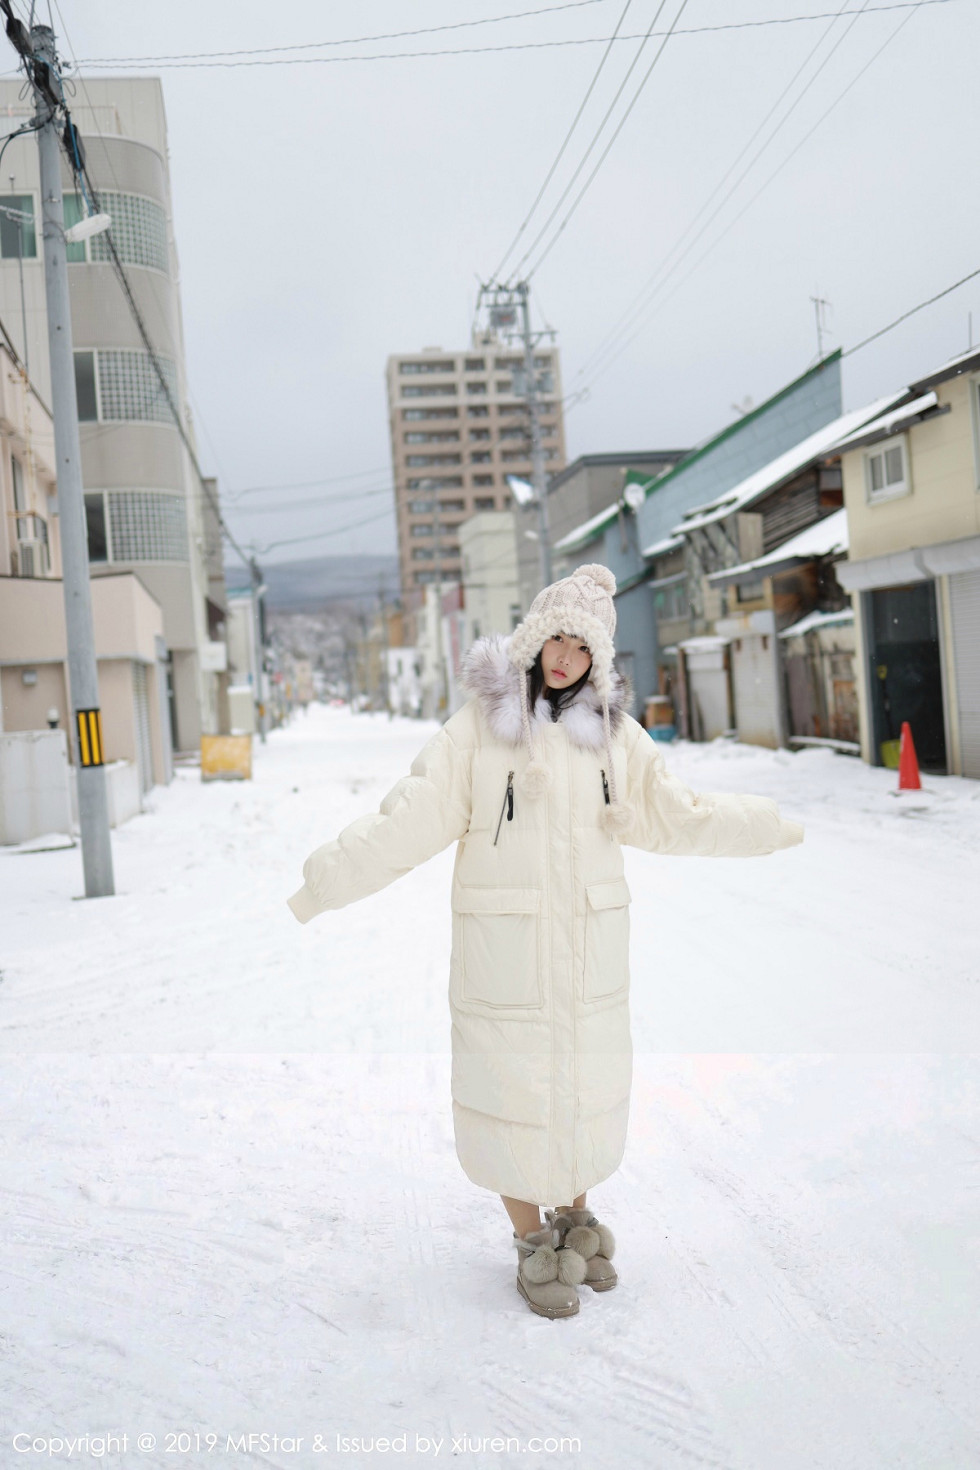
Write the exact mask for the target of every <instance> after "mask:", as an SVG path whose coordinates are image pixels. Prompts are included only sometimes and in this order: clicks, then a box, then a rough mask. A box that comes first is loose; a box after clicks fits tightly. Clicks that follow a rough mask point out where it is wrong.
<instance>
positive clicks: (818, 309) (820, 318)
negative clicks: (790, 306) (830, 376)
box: [810, 286, 830, 362]
mask: <svg viewBox="0 0 980 1470" xmlns="http://www.w3.org/2000/svg"><path fill="white" fill-rule="evenodd" d="M819 290H820V287H819V286H818V287H817V291H818V292H819ZM810 300H811V301H812V302H813V310H814V313H815V315H816V318H817V361H818V362H822V361H823V339H824V333H825V332H826V330H827V322H826V319H825V314H826V312H827V311H828V310H829V309H830V302H829V301H827V300H825V298H824V297H823V296H820V295H817V296H811V297H810Z"/></svg>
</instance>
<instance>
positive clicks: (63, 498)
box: [0, 4, 115, 898]
mask: <svg viewBox="0 0 980 1470" xmlns="http://www.w3.org/2000/svg"><path fill="white" fill-rule="evenodd" d="M0 8H2V9H3V11H4V12H5V14H6V16H7V34H8V36H9V37H10V39H11V41H12V42H13V45H14V46H15V48H16V49H17V50H18V51H19V52H20V54H21V56H22V57H23V58H24V61H25V63H26V68H27V74H28V77H29V78H30V81H31V84H32V86H33V89H34V105H35V108H36V112H35V116H34V127H35V129H36V131H37V138H38V150H39V154H40V165H41V209H42V220H43V239H44V288H45V296H46V301H47V314H48V351H49V355H50V361H51V402H52V408H53V411H54V445H55V458H56V460H57V480H58V511H59V523H60V529H61V557H62V586H63V589H64V597H65V627H66V631H67V637H68V682H69V689H70V694H71V703H72V709H73V712H74V716H75V718H74V721H73V728H72V736H71V738H72V744H73V749H74V753H75V765H76V770H77V773H78V820H79V826H80V828H81V838H82V868H83V871H84V875H85V896H86V898H101V897H104V896H106V895H109V894H112V893H114V892H115V887H114V884H113V874H112V846H111V842H110V838H109V807H108V801H107V797H106V780H105V765H104V759H105V755H104V747H103V743H102V711H101V709H100V708H99V678H98V669H97V666H96V659H95V634H94V629H93V623H92V594H91V587H90V584H89V568H88V540H87V534H86V528H85V498H84V490H83V487H82V463H81V449H80V446H79V437H78V403H77V399H76V396H75V360H74V354H73V351H72V336H71V305H70V301H69V297H68V265H67V254H66V248H65V216H64V206H63V201H62V197H61V159H60V148H59V136H58V134H59V127H58V124H59V121H60V120H61V118H62V117H63V116H64V118H65V125H66V126H67V127H68V128H73V124H72V123H71V121H70V119H68V118H67V114H66V110H65V106H64V95H63V93H62V87H61V74H60V71H59V67H58V57H57V54H56V52H55V44H54V31H53V30H51V28H50V27H49V26H43V25H36V26H34V27H33V28H32V30H31V32H30V34H29V35H28V33H27V30H26V28H25V27H24V26H23V24H22V23H21V22H20V21H18V20H17V18H16V16H14V15H13V14H12V12H11V9H10V6H9V4H4V5H2V6H0Z"/></svg>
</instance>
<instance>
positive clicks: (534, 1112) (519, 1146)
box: [289, 566, 803, 1317]
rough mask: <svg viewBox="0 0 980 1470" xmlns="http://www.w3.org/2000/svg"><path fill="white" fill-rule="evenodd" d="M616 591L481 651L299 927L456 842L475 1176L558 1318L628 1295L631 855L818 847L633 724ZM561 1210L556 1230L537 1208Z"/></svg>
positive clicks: (308, 874)
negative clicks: (617, 1260) (618, 646)
mask: <svg viewBox="0 0 980 1470" xmlns="http://www.w3.org/2000/svg"><path fill="white" fill-rule="evenodd" d="M615 590H616V581H615V578H614V577H613V575H612V573H611V572H610V571H609V570H608V569H607V568H606V567H603V566H582V567H578V568H577V569H576V570H575V571H574V572H573V573H572V574H571V576H569V577H566V578H564V579H562V580H561V581H559V582H555V583H553V584H552V585H551V586H550V587H546V588H545V589H544V590H543V591H542V592H539V593H538V596H537V597H536V598H535V599H534V602H533V603H532V605H531V609H530V612H529V613H528V615H527V617H526V618H525V620H524V622H523V623H521V624H520V626H519V627H518V628H517V629H516V630H515V631H514V633H513V634H512V635H511V637H510V638H509V639H501V638H484V639H481V640H480V641H479V642H477V643H476V644H475V645H474V646H473V648H472V649H471V650H470V652H469V653H468V654H467V656H466V659H465V662H464V669H463V680H464V685H465V687H466V688H467V689H468V691H469V692H470V694H471V696H472V697H471V698H470V700H469V702H468V703H467V704H465V705H464V706H463V708H462V709H460V710H459V711H457V713H456V714H455V715H453V716H452V718H451V719H450V720H448V721H447V723H446V724H445V725H444V726H443V728H442V729H441V730H440V731H439V733H438V734H437V735H435V736H434V737H433V739H432V740H430V741H429V743H428V745H426V747H425V748H424V750H423V751H422V752H421V754H420V755H419V756H418V757H417V758H416V760H415V762H414V764H413V766H412V769H411V774H410V775H409V776H406V777H405V778H403V779H402V780H401V781H399V782H398V784H397V785H396V786H395V787H394V789H393V790H392V791H391V792H390V793H389V795H388V796H386V797H385V799H384V801H383V802H382V803H381V808H380V811H379V812H378V813H377V814H374V815H372V816H366V817H361V818H359V819H358V820H357V821H355V822H353V823H352V824H351V825H350V826H349V827H347V828H346V829H345V830H344V831H343V832H342V833H341V834H340V836H339V837H338V838H337V839H336V841H334V842H329V843H327V844H326V845H325V846H324V847H321V848H318V849H317V851H316V852H314V853H313V854H312V855H311V856H310V857H309V858H308V859H307V862H306V864H305V866H304V869H303V877H304V880H305V881H304V885H303V887H302V888H301V889H300V890H299V892H298V893H297V894H295V895H294V896H293V898H291V899H290V900H289V904H290V907H291V908H292V910H293V913H294V914H295V915H296V917H297V918H298V919H299V920H300V922H301V923H306V922H307V921H308V920H309V919H311V918H313V917H314V916H315V915H316V914H319V913H322V912H324V911H325V910H327V909H336V908H342V907H343V906H344V905H345V904H348V903H352V902H354V900H355V899H358V898H363V897H365V896H366V895H367V894H369V893H375V892H377V891H378V890H379V889H381V888H384V887H385V886H386V885H387V884H388V883H391V882H393V881H394V879H395V878H398V877H400V876H401V875H402V874H403V873H406V872H408V871H409V869H411V868H414V867H416V866H417V865H418V864H419V863H422V862H425V861H426V859H427V858H430V857H433V856H434V855H435V854H436V853H437V852H440V851H442V849H443V848H445V847H447V846H448V845H449V843H450V842H458V844H459V845H458V847H457V851H456V866H455V871H454V875H453V888H452V913H453V940H452V958H451V963H450V979H449V1003H450V1010H451V1015H452V1048H453V1059H452V1098H453V1121H454V1126H455V1136H456V1152H457V1155H458V1157H459V1160H460V1163H461V1164H462V1166H463V1169H464V1170H465V1172H466V1174H467V1175H468V1177H469V1178H470V1179H471V1180H472V1181H473V1182H474V1183H475V1184H477V1185H480V1186H482V1187H483V1188H485V1189H489V1190H492V1191H494V1192H495V1193H497V1194H499V1195H500V1196H501V1198H502V1200H503V1203H504V1206H505V1208H506V1210H507V1213H508V1215H509V1216H510V1220H511V1223H512V1225H513V1227H514V1230H513V1239H514V1243H515V1245H516V1248H517V1252H518V1272H517V1287H518V1290H519V1291H520V1293H521V1295H522V1296H523V1298H524V1300H525V1301H526V1302H527V1304H528V1306H529V1307H530V1308H531V1310H532V1311H534V1312H537V1313H539V1314H540V1315H542V1316H547V1317H565V1316H571V1315H572V1314H573V1313H575V1312H577V1311H578V1308H579V1299H578V1294H577V1292H576V1289H575V1288H576V1286H579V1285H582V1284H588V1285H590V1286H591V1287H592V1288H593V1289H594V1290H598V1291H603V1290H608V1289H609V1288H610V1287H612V1286H615V1285H616V1281H617V1276H616V1271H615V1268H614V1267H613V1265H612V1263H611V1257H612V1255H613V1251H614V1241H613V1236H612V1232H611V1231H610V1230H609V1228H608V1226H605V1225H602V1224H600V1222H599V1221H598V1220H596V1218H595V1216H594V1215H592V1213H591V1212H590V1211H589V1210H588V1209H587V1208H586V1193H587V1191H588V1190H589V1189H590V1188H591V1187H592V1186H593V1185H596V1184H598V1183H600V1181H602V1180H603V1179H607V1178H608V1177H609V1176H610V1175H611V1174H612V1173H614V1171H615V1170H616V1169H617V1168H618V1166H619V1163H620V1161H621V1159H622V1156H623V1149H624V1145H625V1140H626V1125H627V1116H628V1112H629V1099H630V1083H631V1066H632V1050H631V1043H630V1032H629V1006H628V991H629V903H630V894H629V889H628V888H627V885H626V880H625V878H624V876H623V855H622V848H621V844H629V845H631V846H634V847H640V848H644V849H645V850H647V851H649V852H661V853H674V854H678V855H698V856H711V855H714V856H718V857H737V856H751V855H755V854H761V853H769V852H774V851H775V850H776V849H778V848H782V847H789V846H791V845H793V844H794V843H797V842H801V841H802V840H803V829H802V827H800V826H799V825H798V824H797V823H795V822H787V821H783V820H782V819H781V818H780V815H779V810H778V808H777V807H776V804H775V802H773V801H770V800H768V799H766V798H764V797H758V796H696V795H694V793H692V792H691V791H689V790H688V789H687V787H685V786H684V785H682V784H681V782H679V781H677V780H675V779H674V778H673V777H671V776H670V775H668V773H667V771H666V769H665V767H664V761H663V757H662V756H661V754H660V752H659V751H658V749H657V746H656V745H655V744H654V742H653V741H652V740H651V739H650V737H649V735H648V734H647V732H646V731H645V730H644V729H643V728H642V727H641V726H640V725H638V724H637V722H636V721H635V720H633V719H632V718H631V717H630V716H629V714H628V713H627V711H626V704H627V698H626V692H625V688H624V684H623V680H622V679H621V678H620V676H619V675H618V674H617V672H616V670H615V669H614V667H613V656H614V650H613V633H614V631H615V626H616V612H615V606H614V603H613V593H614V592H615ZM542 1205H544V1206H553V1207H554V1208H551V1209H548V1210H546V1223H545V1225H544V1226H543V1227H542V1223H541V1217H540V1215H539V1207H540V1206H542Z"/></svg>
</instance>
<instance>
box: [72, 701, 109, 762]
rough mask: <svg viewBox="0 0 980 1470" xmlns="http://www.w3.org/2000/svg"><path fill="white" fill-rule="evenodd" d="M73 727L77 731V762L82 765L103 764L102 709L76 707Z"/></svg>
mask: <svg viewBox="0 0 980 1470" xmlns="http://www.w3.org/2000/svg"><path fill="white" fill-rule="evenodd" d="M75 729H76V731H77V733H78V762H79V765H82V766H102V765H105V756H104V754H103V752H104V750H105V746H104V745H103V743H102V711H101V710H100V709H77V710H76V711H75Z"/></svg>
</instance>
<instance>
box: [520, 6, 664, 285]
mask: <svg viewBox="0 0 980 1470" xmlns="http://www.w3.org/2000/svg"><path fill="white" fill-rule="evenodd" d="M687 5H688V0H681V5H680V9H679V10H678V11H677V13H676V14H675V16H674V19H673V21H672V22H671V25H670V28H669V29H668V31H667V34H666V35H665V36H664V38H663V40H662V41H661V43H660V46H659V48H658V50H657V54H656V56H654V58H653V60H652V61H651V63H650V65H649V66H648V67H647V70H646V72H645V73H644V75H643V78H642V80H641V82H640V85H639V86H638V87H637V89H636V91H635V92H634V94H633V96H632V98H631V99H630V102H629V105H628V106H627V108H626V111H625V112H624V113H623V115H622V117H621V118H620V120H619V122H618V123H617V125H616V130H615V132H614V133H613V135H612V137H611V138H610V139H609V142H608V143H607V144H606V146H605V148H604V149H603V151H602V153H601V154H600V156H599V159H598V162H597V163H596V166H595V168H594V169H593V170H592V172H591V173H590V174H589V177H588V178H587V179H586V181H585V183H584V184H583V185H582V187H581V189H580V190H579V192H578V194H576V196H575V199H574V200H573V201H572V207H571V209H570V210H569V211H568V213H567V214H566V216H565V218H564V219H563V220H562V222H561V224H560V225H559V226H558V229H557V230H556V231H555V233H554V234H553V235H552V237H551V239H550V240H549V241H548V244H547V245H546V246H545V247H544V249H543V250H542V252H541V254H540V255H539V256H538V258H537V260H536V261H535V262H534V264H533V265H532V266H531V269H530V270H529V271H528V272H527V274H526V276H525V280H527V281H530V280H531V278H532V276H534V274H535V273H536V272H537V271H538V270H539V269H540V268H541V266H542V265H543V263H544V262H545V261H546V260H547V258H548V256H549V255H550V254H551V252H552V250H554V248H555V246H556V245H557V244H558V241H559V239H560V238H561V236H562V235H563V233H564V231H565V228H566V226H567V225H568V222H569V220H570V219H571V218H572V216H573V215H574V213H575V211H576V210H577V209H578V207H579V205H580V204H581V203H582V200H583V199H584V198H585V196H586V194H587V193H588V192H589V189H590V188H591V186H592V182H593V180H594V179H595V177H596V175H597V174H598V172H599V170H600V169H601V168H602V165H603V164H604V163H605V161H606V159H607V158H608V157H609V154H610V152H611V151H612V149H613V147H614V145H615V143H616V139H617V138H618V137H619V135H620V133H621V132H622V131H623V128H624V127H625V125H626V121H627V119H628V118H629V116H630V113H631V112H632V111H633V108H634V107H635V106H636V104H637V102H639V100H640V96H641V94H642V92H643V89H644V88H645V87H646V84H647V82H648V81H649V80H650V77H651V76H652V74H653V72H654V70H655V68H656V66H657V63H658V62H659V61H660V58H661V56H663V54H664V51H665V50H666V49H667V43H668V42H669V41H670V38H671V36H672V35H673V34H674V27H675V26H676V25H677V22H678V21H679V20H680V18H681V16H682V15H683V14H684V11H685V10H686V8H687ZM662 9H663V4H661V6H660V10H662ZM660 10H658V11H657V15H658V16H659V14H660ZM539 238H540V236H539ZM532 249H533V247H532ZM530 253H531V252H530V251H528V252H527V253H526V255H525V257H524V258H525V259H527V256H528V255H530ZM522 263H523V262H522Z"/></svg>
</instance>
